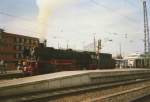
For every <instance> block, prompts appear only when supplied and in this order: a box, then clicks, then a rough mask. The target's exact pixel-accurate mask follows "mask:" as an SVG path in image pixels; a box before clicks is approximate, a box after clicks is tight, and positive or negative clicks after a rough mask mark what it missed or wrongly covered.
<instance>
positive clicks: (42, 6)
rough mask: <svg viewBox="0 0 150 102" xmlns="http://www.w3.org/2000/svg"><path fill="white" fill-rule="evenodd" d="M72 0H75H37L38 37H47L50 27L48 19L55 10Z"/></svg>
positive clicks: (41, 39) (42, 38) (41, 38)
mask: <svg viewBox="0 0 150 102" xmlns="http://www.w3.org/2000/svg"><path fill="white" fill-rule="evenodd" d="M72 1H74V0H37V5H38V8H39V15H38V32H39V34H38V37H39V38H40V41H43V40H44V39H45V36H46V33H47V28H48V21H49V19H50V16H51V14H52V13H53V11H54V10H55V9H57V8H61V7H62V6H64V5H66V4H69V3H71V2H72Z"/></svg>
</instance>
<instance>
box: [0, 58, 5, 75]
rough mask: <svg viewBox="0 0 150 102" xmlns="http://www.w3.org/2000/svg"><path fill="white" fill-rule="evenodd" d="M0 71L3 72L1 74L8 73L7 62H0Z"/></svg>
mask: <svg viewBox="0 0 150 102" xmlns="http://www.w3.org/2000/svg"><path fill="white" fill-rule="evenodd" d="M0 71H1V74H3V73H6V66H5V62H4V60H2V59H1V60H0Z"/></svg>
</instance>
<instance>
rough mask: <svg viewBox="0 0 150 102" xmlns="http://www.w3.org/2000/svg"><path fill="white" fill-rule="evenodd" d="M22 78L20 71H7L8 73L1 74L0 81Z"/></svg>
mask: <svg viewBox="0 0 150 102" xmlns="http://www.w3.org/2000/svg"><path fill="white" fill-rule="evenodd" d="M21 76H22V72H21V71H20V70H11V71H6V73H0V80H1V79H9V78H16V77H21Z"/></svg>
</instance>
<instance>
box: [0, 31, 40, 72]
mask: <svg viewBox="0 0 150 102" xmlns="http://www.w3.org/2000/svg"><path fill="white" fill-rule="evenodd" d="M38 44H39V39H38V38H34V37H28V36H23V35H18V34H12V33H8V32H5V31H4V30H3V29H0V59H2V60H4V61H5V62H6V63H7V70H16V68H17V62H18V61H19V60H20V59H23V58H24V55H23V51H24V50H25V49H26V48H28V49H30V48H32V47H34V46H38Z"/></svg>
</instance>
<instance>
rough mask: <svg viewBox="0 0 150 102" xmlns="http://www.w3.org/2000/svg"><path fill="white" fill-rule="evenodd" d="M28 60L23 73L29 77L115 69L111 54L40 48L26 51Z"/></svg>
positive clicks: (24, 64) (25, 62)
mask: <svg viewBox="0 0 150 102" xmlns="http://www.w3.org/2000/svg"><path fill="white" fill-rule="evenodd" d="M24 55H25V56H27V58H26V59H25V60H24V62H23V68H22V70H23V73H24V74H28V75H37V74H46V73H52V72H58V71H73V70H95V69H112V68H115V60H114V59H112V55H111V54H106V53H99V54H98V55H97V54H96V53H95V52H88V51H74V50H72V49H67V50H64V49H54V48H52V47H46V46H42V45H41V46H38V47H36V48H34V51H33V52H32V55H31V51H28V50H25V51H24ZM29 57H30V58H29Z"/></svg>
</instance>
